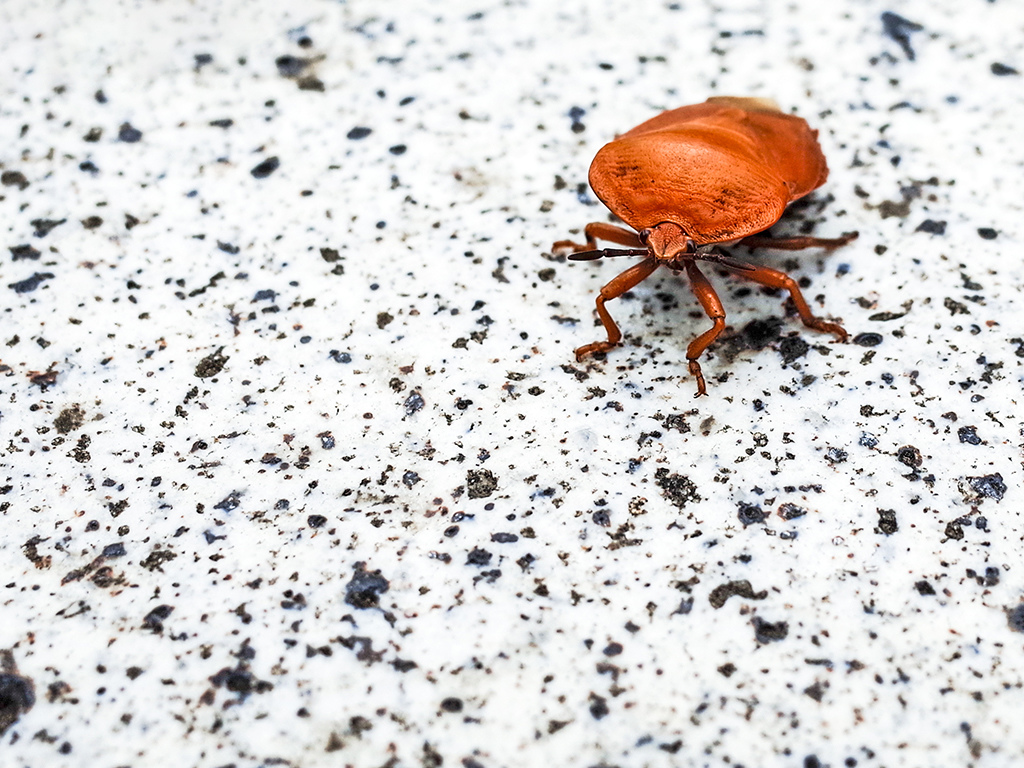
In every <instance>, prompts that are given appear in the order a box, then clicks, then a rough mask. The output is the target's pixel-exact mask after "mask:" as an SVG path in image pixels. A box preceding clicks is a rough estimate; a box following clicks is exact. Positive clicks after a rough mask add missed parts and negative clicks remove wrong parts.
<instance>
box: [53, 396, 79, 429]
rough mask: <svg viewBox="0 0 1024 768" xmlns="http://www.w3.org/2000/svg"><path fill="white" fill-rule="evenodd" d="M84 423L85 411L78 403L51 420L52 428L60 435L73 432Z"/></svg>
mask: <svg viewBox="0 0 1024 768" xmlns="http://www.w3.org/2000/svg"><path fill="white" fill-rule="evenodd" d="M84 423H85V411H83V410H82V406H80V405H79V404H78V403H75V404H74V405H71V406H69V407H67V408H65V409H64V410H62V411H61V412H60V413H59V414H58V415H57V418H55V419H54V420H53V426H54V428H55V429H56V430H57V431H58V432H59V433H60V434H62V435H66V434H68V433H69V432H74V431H75V430H76V429H79V428H80V427H81V426H82V425H83V424H84Z"/></svg>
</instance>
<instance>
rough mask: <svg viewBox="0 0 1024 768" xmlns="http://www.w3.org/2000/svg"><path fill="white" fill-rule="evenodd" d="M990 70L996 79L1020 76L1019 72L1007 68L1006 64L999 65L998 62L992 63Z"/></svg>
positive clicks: (1009, 67)
mask: <svg viewBox="0 0 1024 768" xmlns="http://www.w3.org/2000/svg"><path fill="white" fill-rule="evenodd" d="M991 69H992V74H993V75H995V76H996V77H1006V76H1007V75H1019V74H1020V72H1018V71H1017V70H1016V69H1014V68H1013V67H1011V66H1009V65H1008V64H1001V63H999V62H998V61H996V62H993V64H992V67H991Z"/></svg>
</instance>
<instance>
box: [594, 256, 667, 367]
mask: <svg viewBox="0 0 1024 768" xmlns="http://www.w3.org/2000/svg"><path fill="white" fill-rule="evenodd" d="M657 268H658V260H657V259H644V260H643V261H641V262H640V263H639V264H634V265H633V266H632V267H630V268H629V269H627V270H626V271H625V272H623V273H622V274H620V275H619V276H618V277H616V278H615V279H614V280H612V281H611V282H610V283H608V285H606V286H605V287H604V288H602V289H601V293H599V294H598V296H597V315H598V317H600V318H601V324H602V325H604V329H605V331H607V333H608V341H595V342H592V343H590V344H585V345H583V346H582V347H579V348H578V349H577V350H576V362H579V361H581V360H582V359H583V358H584V357H586V356H587V355H592V354H594V353H595V352H607V351H608V350H609V349H611V348H612V347H614V346H615V345H616V344H618V343H619V341H621V340H622V332H621V331H620V330H619V326H617V325H616V324H615V321H614V320H612V316H611V315H610V314H608V310H607V309H605V307H604V304H605V302H606V301H610V300H611V299H617V298H619V296H621V295H622V294H624V293H625V292H626V291H628V290H630V289H631V288H634V287H636V286H637V285H638V284H640V283H641V282H643V281H644V280H646V279H647V278H648V277H650V275H651V273H652V272H653V271H654V270H656V269H657Z"/></svg>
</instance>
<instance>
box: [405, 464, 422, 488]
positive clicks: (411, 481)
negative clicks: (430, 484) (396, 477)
mask: <svg viewBox="0 0 1024 768" xmlns="http://www.w3.org/2000/svg"><path fill="white" fill-rule="evenodd" d="M422 480H423V478H422V477H420V476H419V473H418V472H413V471H412V470H411V469H410V470H409V471H408V472H406V473H405V474H403V475H402V485H404V486H405V487H406V488H412V487H413V486H414V485H416V483H418V482H420V481H422Z"/></svg>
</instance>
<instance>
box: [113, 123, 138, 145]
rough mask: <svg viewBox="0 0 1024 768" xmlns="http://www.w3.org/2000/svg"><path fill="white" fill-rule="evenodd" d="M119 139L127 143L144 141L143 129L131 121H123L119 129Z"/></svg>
mask: <svg viewBox="0 0 1024 768" xmlns="http://www.w3.org/2000/svg"><path fill="white" fill-rule="evenodd" d="M117 138H118V141H123V142H125V143H126V144H134V143H135V142H137V141H142V131H140V130H139V129H138V128H133V127H132V124H131V123H121V127H120V128H118V129H117Z"/></svg>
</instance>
